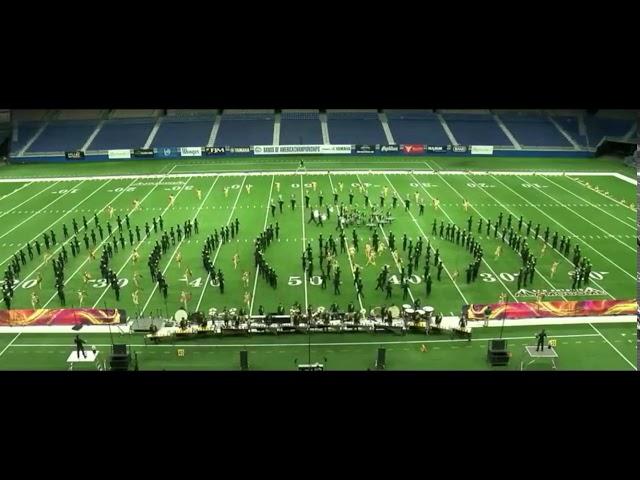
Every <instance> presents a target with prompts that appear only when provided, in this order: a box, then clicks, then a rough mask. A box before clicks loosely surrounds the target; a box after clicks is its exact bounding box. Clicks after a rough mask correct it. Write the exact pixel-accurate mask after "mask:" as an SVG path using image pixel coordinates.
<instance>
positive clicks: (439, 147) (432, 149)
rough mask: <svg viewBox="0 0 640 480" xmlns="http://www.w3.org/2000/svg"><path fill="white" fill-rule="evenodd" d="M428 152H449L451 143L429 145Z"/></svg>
mask: <svg viewBox="0 0 640 480" xmlns="http://www.w3.org/2000/svg"><path fill="white" fill-rule="evenodd" d="M426 147H427V152H435V153H447V152H448V151H449V150H450V148H451V147H450V146H449V145H427V146H426Z"/></svg>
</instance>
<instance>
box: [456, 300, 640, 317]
mask: <svg viewBox="0 0 640 480" xmlns="http://www.w3.org/2000/svg"><path fill="white" fill-rule="evenodd" d="M487 306H489V307H491V314H490V315H489V319H490V320H497V319H502V318H515V319H518V318H537V317H595V316H602V315H635V314H636V312H637V309H638V301H637V300H635V299H634V300H578V301H567V302H565V301H553V302H514V303H492V304H490V305H479V304H476V305H470V306H469V320H483V319H484V310H485V308H486V307H487Z"/></svg>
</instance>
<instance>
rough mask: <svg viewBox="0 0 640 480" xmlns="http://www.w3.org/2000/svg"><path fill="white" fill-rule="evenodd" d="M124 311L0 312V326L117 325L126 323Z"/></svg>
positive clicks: (97, 309) (75, 309)
mask: <svg viewBox="0 0 640 480" xmlns="http://www.w3.org/2000/svg"><path fill="white" fill-rule="evenodd" d="M125 318H126V315H125V314H124V311H123V310H117V309H102V308H40V309H36V310H33V309H24V310H0V326H12V327H19V326H30V325H31V326H42V325H76V324H78V323H82V324H85V325H116V324H119V323H122V322H124V320H125Z"/></svg>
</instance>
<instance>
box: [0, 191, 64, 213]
mask: <svg viewBox="0 0 640 480" xmlns="http://www.w3.org/2000/svg"><path fill="white" fill-rule="evenodd" d="M32 183H33V182H30V183H29V184H28V185H31V184H32ZM58 183H60V182H56V183H54V184H52V185H50V186H48V187H47V188H45V189H43V190H38V191H37V192H36V193H35V194H34V195H31V196H30V197H29V198H27V199H26V200H25V201H24V202H22V203H19V204H18V205H16V206H15V207H13V208H10V209H9V210H7V211H6V212H4V213H3V214H2V215H0V218H2V217H4V216H5V215H6V214H8V213H11V212H13V211H14V210H15V209H16V208H18V207H20V206H22V205H24V204H25V203H27V202H28V201H30V200H32V199H34V198H36V197H37V196H38V195H40V194H41V193H44V192H46V191H47V190H49V189H50V188H52V187H55V186H56V185H57V184H58ZM25 186H26V185H25ZM25 186H23V187H21V188H19V189H18V190H22V189H23V188H24V187H25ZM18 190H14V191H13V192H11V193H10V194H9V195H7V196H6V197H8V196H10V195H13V194H14V193H16V192H17V191H18ZM6 197H2V199H4V198H6Z"/></svg>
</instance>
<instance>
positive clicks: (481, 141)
mask: <svg viewBox="0 0 640 480" xmlns="http://www.w3.org/2000/svg"><path fill="white" fill-rule="evenodd" d="M442 116H443V118H444V119H445V121H446V122H447V125H448V126H449V128H450V129H451V132H452V133H453V136H454V137H455V138H456V140H457V141H458V143H459V144H461V145H494V146H509V147H511V146H513V144H512V143H511V141H510V140H509V138H508V137H507V136H506V135H505V133H504V132H503V131H502V129H501V128H500V127H499V126H498V124H497V123H496V121H495V120H494V119H493V117H492V116H490V115H481V114H464V113H445V114H443V115H442Z"/></svg>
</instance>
